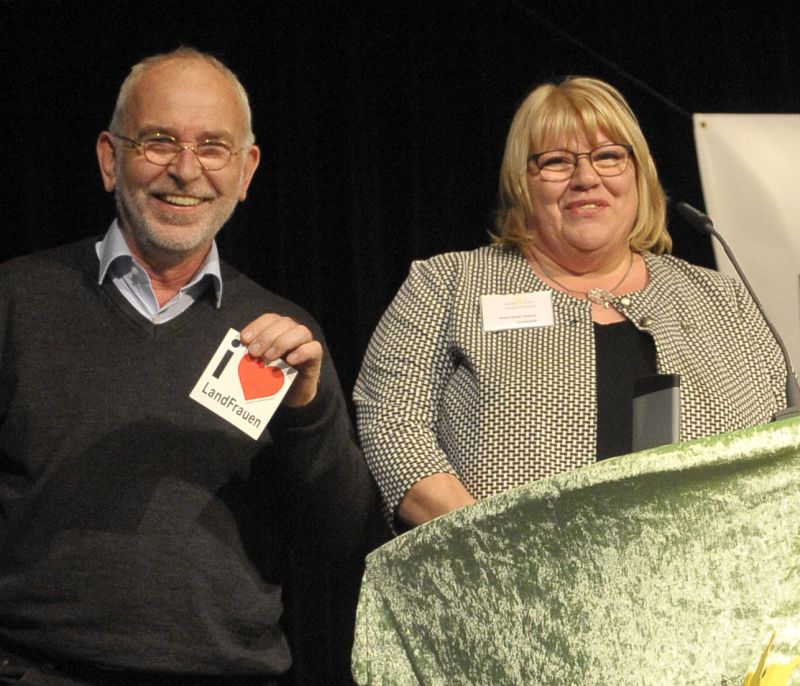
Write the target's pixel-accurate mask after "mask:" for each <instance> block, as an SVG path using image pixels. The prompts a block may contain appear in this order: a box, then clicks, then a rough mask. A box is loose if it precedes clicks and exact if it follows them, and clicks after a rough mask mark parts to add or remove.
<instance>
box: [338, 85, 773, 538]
mask: <svg viewBox="0 0 800 686" xmlns="http://www.w3.org/2000/svg"><path fill="white" fill-rule="evenodd" d="M500 200H501V205H500V211H499V213H498V222H497V227H498V233H497V235H496V236H494V244H493V245H491V246H487V247H484V248H480V249H478V250H475V251H471V252H460V253H449V254H444V255H439V256H436V257H434V258H432V259H429V260H426V261H422V262H416V263H414V264H413V265H412V267H411V272H410V274H409V276H408V279H407V280H406V282H405V283H404V284H403V286H402V287H401V289H400V291H399V292H398V294H397V296H396V298H395V299H394V301H393V302H392V304H391V305H390V307H389V309H388V310H387V312H386V313H385V315H384V317H383V319H382V320H381V322H380V324H379V325H378V328H377V329H376V331H375V334H374V335H373V339H372V341H371V343H370V346H369V349H368V351H367V354H366V357H365V360H364V364H363V367H362V370H361V374H360V376H359V379H358V382H357V384H356V389H355V396H354V397H355V402H356V407H357V413H358V422H359V431H360V435H361V439H362V442H363V446H364V450H365V453H366V456H367V460H368V462H369V464H370V468H371V469H372V472H373V474H374V476H375V478H376V480H377V482H378V485H379V486H380V488H381V491H382V493H383V496H384V500H385V504H386V508H387V514H388V515H389V516H390V519H391V520H392V521H394V522H396V518H399V520H401V521H402V522H404V523H405V524H408V525H412V526H413V525H416V524H419V523H421V522H424V521H427V520H429V519H431V518H433V517H435V516H438V515H440V514H444V513H445V512H448V511H450V510H453V509H456V508H458V507H462V506H464V505H468V504H470V503H472V502H474V501H475V499H477V498H483V497H486V496H489V495H493V494H495V493H498V492H500V491H502V490H505V489H507V488H510V487H512V486H516V485H518V484H522V483H525V482H528V481H531V480H534V479H539V478H542V477H546V476H549V475H552V474H556V473H558V472H563V471H566V470H569V469H572V468H575V467H580V466H584V465H588V464H591V463H593V462H594V461H595V460H597V459H603V458H605V457H610V456H612V455H620V454H624V453H627V452H630V449H631V431H632V429H631V415H632V411H631V404H632V397H633V383H634V380H635V379H637V378H639V377H641V376H644V375H646V374H651V373H662V374H680V376H681V440H688V439H692V438H698V437H702V436H708V435H711V434H714V433H718V432H722V431H730V430H734V429H738V428H742V427H745V426H752V425H756V424H760V423H764V422H767V421H769V420H770V418H771V417H772V415H773V413H774V412H775V411H776V410H777V409H779V408H782V407H784V406H785V391H784V388H785V385H784V384H785V368H784V366H783V361H782V357H781V355H780V352H779V350H778V348H777V345H776V344H775V342H774V341H773V339H772V338H771V336H770V334H769V332H768V329H767V327H766V324H765V322H764V320H763V318H762V317H761V315H760V314H759V313H758V311H757V309H756V307H755V305H754V304H753V302H752V299H751V298H750V297H749V296H748V295H747V293H746V292H745V291H744V289H743V288H742V287H741V286H740V284H739V282H737V281H734V280H732V279H729V278H726V277H724V276H722V275H720V274H718V273H717V272H714V271H711V270H707V269H702V268H699V267H695V266H692V265H690V264H688V263H686V262H684V261H682V260H679V259H677V258H674V257H672V256H669V255H666V254H665V253H666V252H667V251H669V249H670V247H671V239H670V237H669V234H668V233H667V229H666V225H665V197H664V192H663V190H662V188H661V186H660V183H659V181H658V175H657V173H656V169H655V165H654V163H653V160H652V158H651V156H650V151H649V150H648V147H647V143H646V142H645V140H644V136H643V134H642V132H641V129H640V127H639V124H638V122H637V120H636V117H635V116H634V114H633V113H632V112H631V110H630V108H629V106H628V104H627V103H626V102H625V100H624V98H623V97H622V95H621V94H620V93H619V92H618V91H617V90H615V89H614V88H613V87H612V86H610V85H608V84H606V83H604V82H602V81H599V80H597V79H592V78H583V77H571V78H568V79H566V80H565V81H563V82H562V83H560V84H558V85H554V84H545V85H542V86H540V87H538V88H536V89H535V90H534V91H533V92H532V93H531V94H530V95H529V96H528V97H527V99H526V100H525V101H524V102H523V103H522V105H521V107H520V108H519V110H518V111H517V113H516V115H515V117H514V120H513V122H512V125H511V130H510V132H509V135H508V140H507V143H506V150H505V156H504V159H503V164H502V169H501V173H500ZM487 296H494V297H493V298H492V297H487ZM551 310H552V314H550V311H551Z"/></svg>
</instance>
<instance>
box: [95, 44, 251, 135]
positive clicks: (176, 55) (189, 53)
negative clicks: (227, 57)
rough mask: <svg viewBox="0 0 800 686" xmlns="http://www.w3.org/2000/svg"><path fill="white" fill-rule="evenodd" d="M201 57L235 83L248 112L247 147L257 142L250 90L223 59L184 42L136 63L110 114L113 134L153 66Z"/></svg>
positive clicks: (245, 110)
mask: <svg viewBox="0 0 800 686" xmlns="http://www.w3.org/2000/svg"><path fill="white" fill-rule="evenodd" d="M183 59H185V60H200V61H202V62H205V63H206V64H209V65H211V66H212V67H214V68H215V69H216V70H217V71H219V72H220V73H221V74H222V75H223V76H225V77H226V78H227V79H228V80H229V81H230V82H231V84H232V85H233V87H234V89H235V90H236V93H237V95H238V96H239V100H240V102H241V104H242V109H243V111H244V113H245V137H244V147H249V146H251V145H253V143H255V140H256V137H255V135H254V134H253V115H252V113H251V111H250V100H249V98H248V97H247V91H246V90H245V89H244V86H243V85H242V83H241V81H239V77H237V76H236V74H234V73H233V72H232V71H231V70H230V69H229V68H228V67H226V66H225V65H224V64H223V63H222V62H220V61H219V60H218V59H217V58H216V57H214V56H213V55H209V54H208V53H205V52H200V51H199V50H196V49H195V48H191V47H188V46H185V45H182V46H181V47H179V48H176V49H175V50H172V51H171V52H165V53H162V54H160V55H153V56H151V57H147V58H145V59H143V60H142V61H141V62H139V63H138V64H135V65H134V66H133V67H132V68H131V71H130V73H129V74H128V76H127V77H126V78H125V80H124V81H123V82H122V86H120V89H119V95H118V96H117V104H116V105H115V106H114V114H113V115H112V117H111V122H110V123H109V125H108V129H109V131H111V132H112V133H120V132H121V131H122V127H123V124H124V122H125V114H126V111H127V107H128V101H129V100H130V97H131V93H133V91H134V89H135V88H136V85H137V84H138V83H139V79H141V78H142V76H143V75H144V74H145V73H146V72H147V71H148V70H150V69H151V68H153V67H155V66H156V65H158V64H161V63H163V62H168V61H170V60H183Z"/></svg>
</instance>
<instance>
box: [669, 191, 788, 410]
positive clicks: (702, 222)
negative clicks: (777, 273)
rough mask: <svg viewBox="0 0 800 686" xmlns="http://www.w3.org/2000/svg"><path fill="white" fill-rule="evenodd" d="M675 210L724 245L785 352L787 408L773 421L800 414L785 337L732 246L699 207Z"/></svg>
mask: <svg viewBox="0 0 800 686" xmlns="http://www.w3.org/2000/svg"><path fill="white" fill-rule="evenodd" d="M675 210H676V211H677V212H678V214H679V215H680V216H681V219H683V221H685V222H686V223H687V224H688V225H689V226H691V227H692V228H693V229H694V230H695V231H699V232H700V233H702V234H706V235H709V236H713V237H714V238H716V239H717V240H718V241H719V243H720V245H721V246H722V249H723V250H724V251H725V254H726V255H727V256H728V259H729V260H730V261H731V264H732V265H733V268H734V269H735V270H736V273H737V274H738V275H739V278H740V279H741V280H742V283H743V284H744V287H745V288H746V289H747V292H748V293H749V294H750V297H751V298H752V299H753V302H754V303H755V304H756V307H757V308H758V311H759V312H761V316H762V317H763V318H764V321H765V322H766V323H767V326H768V327H769V330H770V331H771V332H772V336H773V338H774V339H775V341H776V342H777V344H778V347H779V348H780V349H781V353H783V363H784V364H785V365H786V409H784V410H779V411H778V412H776V413H775V416H774V417H773V418H772V421H777V420H779V419H787V418H788V417H797V416H800V385H798V383H797V379H796V378H795V376H794V374H793V373H792V363H791V361H790V360H789V353H788V352H787V350H786V346H785V345H784V343H783V339H782V338H781V336H780V334H779V333H778V330H777V329H776V328H775V327H774V326H773V325H772V322H771V321H770V319H769V317H768V316H767V313H766V312H765V311H764V308H763V307H762V305H761V302H760V301H759V299H758V297H757V296H756V294H755V291H754V290H753V287H752V286H751V285H750V282H749V281H748V280H747V277H746V276H745V275H744V272H743V271H742V268H741V267H740V266H739V263H738V262H737V261H736V258H735V257H734V256H733V252H732V251H731V248H730V246H729V245H728V243H727V241H726V240H725V239H724V238H723V237H722V236H720V235H719V232H718V231H717V230H716V229H715V228H714V223H713V222H712V221H711V217H709V216H708V215H707V214H703V213H702V212H701V211H700V210H698V209H697V208H695V207H692V206H691V205H689V204H688V203H685V202H679V203H676V204H675Z"/></svg>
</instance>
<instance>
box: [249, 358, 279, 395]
mask: <svg viewBox="0 0 800 686" xmlns="http://www.w3.org/2000/svg"><path fill="white" fill-rule="evenodd" d="M239 382H240V383H241V384H242V391H244V399H245V400H255V399H256V398H268V397H269V396H271V395H275V394H276V393H277V392H278V391H279V390H281V388H283V372H282V371H281V370H280V369H279V368H278V367H272V366H267V365H266V364H265V363H264V360H263V358H261V357H259V358H255V357H253V356H252V355H245V356H244V357H243V358H242V359H241V362H239Z"/></svg>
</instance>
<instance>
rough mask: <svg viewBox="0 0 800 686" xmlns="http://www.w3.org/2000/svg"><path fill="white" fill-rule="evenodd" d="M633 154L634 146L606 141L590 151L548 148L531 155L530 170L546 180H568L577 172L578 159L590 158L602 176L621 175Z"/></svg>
mask: <svg viewBox="0 0 800 686" xmlns="http://www.w3.org/2000/svg"><path fill="white" fill-rule="evenodd" d="M632 156H633V146H631V145H627V144H626V145H622V144H619V143H604V144H603V145H598V146H597V147H596V148H593V149H592V150H590V151H589V152H572V151H571V150H547V151H545V152H537V153H534V154H533V155H531V156H530V157H529V158H528V160H529V167H530V171H531V172H533V173H536V172H538V173H539V174H541V175H542V179H544V180H545V181H566V180H567V179H569V178H571V177H572V175H573V174H574V173H575V168H576V167H577V166H578V159H579V158H581V157H586V158H588V159H589V162H590V163H591V165H592V167H593V168H594V170H595V171H596V172H597V173H598V174H599V175H600V176H619V175H620V174H622V173H623V172H624V171H625V170H626V169H627V168H628V161H629V160H630V158H631V157H632Z"/></svg>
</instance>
